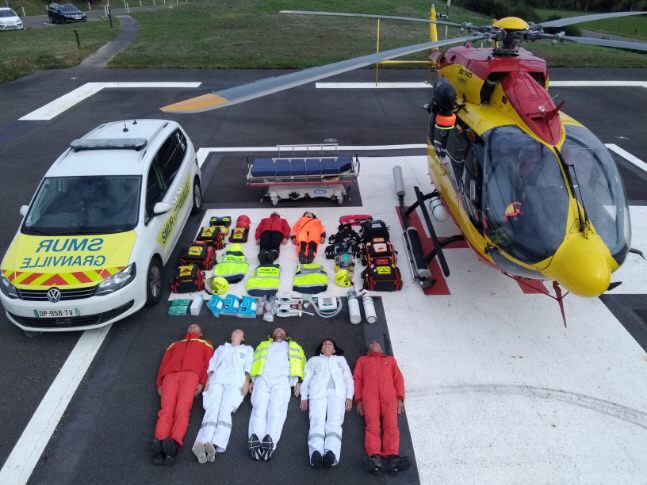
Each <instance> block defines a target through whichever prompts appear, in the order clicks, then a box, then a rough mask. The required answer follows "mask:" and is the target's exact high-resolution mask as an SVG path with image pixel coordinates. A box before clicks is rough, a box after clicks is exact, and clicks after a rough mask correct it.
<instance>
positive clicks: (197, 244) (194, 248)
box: [179, 241, 216, 271]
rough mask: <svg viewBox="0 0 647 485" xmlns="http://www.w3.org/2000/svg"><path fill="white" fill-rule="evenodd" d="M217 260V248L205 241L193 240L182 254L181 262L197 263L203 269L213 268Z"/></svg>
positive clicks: (182, 263) (185, 263) (186, 263)
mask: <svg viewBox="0 0 647 485" xmlns="http://www.w3.org/2000/svg"><path fill="white" fill-rule="evenodd" d="M215 260H216V250H215V249H214V248H213V246H211V245H209V244H207V243H206V242H205V241H193V242H192V243H191V245H190V246H189V247H187V248H185V249H184V251H182V254H180V259H179V264H180V265H181V266H182V265H188V264H196V265H198V267H199V268H200V269H201V270H203V271H208V270H210V269H211V268H213V265H214V263H215Z"/></svg>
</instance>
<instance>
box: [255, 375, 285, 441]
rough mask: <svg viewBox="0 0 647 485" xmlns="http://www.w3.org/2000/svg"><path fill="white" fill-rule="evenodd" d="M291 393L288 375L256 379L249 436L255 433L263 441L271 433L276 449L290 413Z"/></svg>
mask: <svg viewBox="0 0 647 485" xmlns="http://www.w3.org/2000/svg"><path fill="white" fill-rule="evenodd" d="M290 394H291V391H290V378H289V377H287V376H259V377H257V378H256V379H254V390H253V391H252V407H253V408H252V416H251V418H250V419H249V433H248V436H251V435H253V434H255V435H256V436H258V439H259V440H261V441H262V440H263V438H264V437H265V435H268V434H269V435H270V437H271V438H272V441H273V442H274V448H275V449H276V445H277V443H278V442H279V439H281V432H282V431H283V423H285V418H286V416H287V414H288V403H289V402H290Z"/></svg>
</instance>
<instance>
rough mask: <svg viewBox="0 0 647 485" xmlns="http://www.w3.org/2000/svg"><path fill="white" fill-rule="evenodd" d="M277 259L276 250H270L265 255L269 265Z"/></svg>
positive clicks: (277, 253)
mask: <svg viewBox="0 0 647 485" xmlns="http://www.w3.org/2000/svg"><path fill="white" fill-rule="evenodd" d="M278 258H279V252H278V251H277V250H276V249H270V250H269V251H268V253H267V261H268V262H269V263H270V264H271V263H273V262H274V261H276V260H277V259H278Z"/></svg>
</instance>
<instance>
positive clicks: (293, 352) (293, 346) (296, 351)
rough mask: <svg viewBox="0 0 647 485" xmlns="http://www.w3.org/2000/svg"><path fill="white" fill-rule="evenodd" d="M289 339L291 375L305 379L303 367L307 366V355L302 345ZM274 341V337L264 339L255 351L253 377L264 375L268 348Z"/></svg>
mask: <svg viewBox="0 0 647 485" xmlns="http://www.w3.org/2000/svg"><path fill="white" fill-rule="evenodd" d="M287 341H288V360H289V362H290V377H298V378H299V379H303V369H304V368H305V366H306V355H305V354H304V353H303V349H302V348H301V346H300V345H299V344H298V343H296V342H295V341H294V340H292V339H289V338H288V339H287ZM272 342H273V340H272V337H268V338H267V340H263V341H262V342H261V343H260V344H258V346H257V347H256V350H255V351H254V362H253V363H252V371H251V372H250V375H251V376H252V377H256V376H260V375H263V369H264V368H265V361H266V360H267V350H268V347H269V346H270V344H271V343H272Z"/></svg>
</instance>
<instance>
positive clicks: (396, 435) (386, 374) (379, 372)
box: [353, 340, 411, 474]
mask: <svg viewBox="0 0 647 485" xmlns="http://www.w3.org/2000/svg"><path fill="white" fill-rule="evenodd" d="M353 378H354V380H355V402H356V403H357V412H358V413H359V414H360V416H364V420H365V422H366V430H365V433H364V447H365V449H366V454H367V455H368V457H367V458H366V459H365V464H366V466H367V468H368V469H369V471H371V472H372V473H374V474H378V473H381V472H383V471H385V470H386V471H387V472H389V473H397V472H399V471H401V470H406V469H408V468H409V467H410V466H411V461H410V460H409V458H407V457H406V456H399V454H398V452H399V448H400V430H399V429H398V414H402V412H404V378H403V377H402V373H401V372H400V369H399V368H398V364H397V362H396V361H395V359H394V358H393V357H391V356H389V355H385V354H384V351H383V350H382V346H381V345H380V343H379V342H377V341H376V340H371V341H370V342H369V344H368V352H367V354H366V355H363V356H361V357H360V358H359V359H357V364H355V371H354V373H353ZM383 460H386V464H385V463H384V462H383ZM385 465H386V466H385Z"/></svg>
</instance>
